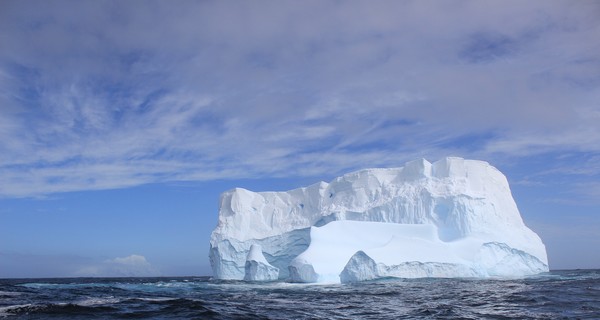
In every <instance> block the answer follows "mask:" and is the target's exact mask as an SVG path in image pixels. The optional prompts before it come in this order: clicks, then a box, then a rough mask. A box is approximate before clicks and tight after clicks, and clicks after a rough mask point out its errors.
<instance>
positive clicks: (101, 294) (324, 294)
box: [0, 270, 600, 319]
mask: <svg viewBox="0 0 600 320" xmlns="http://www.w3.org/2000/svg"><path fill="white" fill-rule="evenodd" d="M0 317H7V318H12V317H18V318H25V319H50V318H52V319H57V318H70V319H110V318H118V319H122V318H197V319H236V318H237V319H419V318H420V319H482V318H483V319H561V318H564V319H600V270H572V271H553V272H550V273H547V274H543V275H539V276H535V277H530V278H525V279H518V280H467V279H410V280H408V279H406V280H403V279H386V280H379V281H372V282H364V283H359V284H352V285H305V284H292V283H285V282H276V283H267V284H260V283H243V282H236V281H211V280H210V279H209V278H203V277H200V278H197V277H190V278H76V279H4V280H0Z"/></svg>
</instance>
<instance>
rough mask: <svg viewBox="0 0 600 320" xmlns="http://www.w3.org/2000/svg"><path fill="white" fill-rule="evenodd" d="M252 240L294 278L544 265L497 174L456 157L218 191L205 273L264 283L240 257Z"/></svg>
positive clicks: (458, 273) (484, 271) (483, 271)
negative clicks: (263, 188) (290, 184)
mask: <svg viewBox="0 0 600 320" xmlns="http://www.w3.org/2000/svg"><path fill="white" fill-rule="evenodd" d="M253 245H259V246H260V247H261V248H262V249H260V250H259V249H253V250H259V251H260V256H261V257H262V258H264V260H265V261H260V262H261V263H262V264H261V266H262V267H268V266H270V267H272V268H273V269H269V270H275V269H278V271H279V272H278V278H279V279H288V280H292V281H299V282H353V281H362V280H370V279H376V278H380V277H518V276H524V275H530V274H535V273H539V272H544V271H548V260H547V256H546V249H545V247H544V244H543V243H542V241H541V240H540V238H539V237H538V236H537V234H535V233H534V232H533V231H531V230H530V229H529V228H527V227H526V226H525V224H524V223H523V220H522V219H521V215H520V213H519V211H518V209H517V206H516V204H515V202H514V200H513V198H512V195H511V193H510V189H509V186H508V182H507V180H506V178H505V177H504V175H503V174H502V173H501V172H500V171H498V170H497V169H496V168H494V167H492V166H490V165H489V164H488V163H486V162H483V161H475V160H464V159H461V158H445V159H442V160H440V161H437V162H435V163H433V164H431V163H429V162H427V161H426V160H424V159H422V160H416V161H412V162H409V163H407V164H406V165H405V166H404V167H401V168H390V169H366V170H360V171H357V172H353V173H349V174H346V175H344V176H342V177H339V178H336V179H335V180H333V181H332V182H331V183H325V182H320V183H317V184H314V185H311V186H309V187H306V188H299V189H295V190H291V191H287V192H259V193H255V192H251V191H248V190H245V189H239V188H238V189H234V190H231V191H228V192H225V193H223V194H222V196H221V206H220V211H219V223H218V225H217V227H216V229H215V230H214V231H213V233H212V236H211V242H210V246H211V248H210V260H211V265H212V268H213V273H214V277H215V278H218V279H239V280H241V279H244V278H248V279H250V278H253V279H251V280H263V279H262V278H263V276H262V275H261V276H260V277H257V275H258V274H263V273H261V272H262V271H261V272H257V273H253V272H254V271H251V272H248V271H247V270H248V269H247V267H246V266H247V261H256V262H259V260H260V259H258V258H257V259H254V260H249V259H247V258H249V256H250V255H249V253H250V252H251V248H252V246H253ZM255 248H256V247H255ZM253 256H254V254H253ZM265 262H266V263H265ZM263 269H264V268H263ZM249 273H250V274H252V275H251V276H249V275H248V274H249ZM273 274H274V272H271V273H269V276H268V277H264V280H270V279H271V277H273ZM258 278H261V279H258Z"/></svg>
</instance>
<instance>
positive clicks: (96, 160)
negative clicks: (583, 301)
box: [0, 0, 600, 277]
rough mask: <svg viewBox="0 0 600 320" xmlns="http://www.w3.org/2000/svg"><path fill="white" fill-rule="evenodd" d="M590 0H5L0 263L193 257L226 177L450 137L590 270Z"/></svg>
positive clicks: (256, 176) (421, 146)
mask: <svg viewBox="0 0 600 320" xmlns="http://www.w3.org/2000/svg"><path fill="white" fill-rule="evenodd" d="M599 15H600V5H599V4H598V3H597V2H594V1H578V2H572V1H527V2H522V1H445V2H433V1H374V2H373V1H344V2H338V1H298V2H292V1H259V2H227V1H221V2H216V1H215V2H211V1H175V2H167V1H133V0H132V1H51V2H50V1H2V2H1V3H0V277H38V276H85V275H158V274H162V275H205V274H209V273H210V269H209V267H208V258H207V255H208V239H209V235H210V231H211V230H212V229H213V227H214V226H215V225H216V221H217V211H218V206H217V205H218V197H219V194H220V193H221V192H223V191H225V190H228V189H230V188H233V187H237V186H239V187H245V188H248V189H251V190H256V191H266V190H286V189H291V188H295V187H299V186H303V185H308V184H311V183H314V182H317V181H319V180H325V181H329V180H331V179H332V178H334V177H335V176H337V175H340V174H343V173H345V172H348V171H352V170H356V169H359V168H366V167H397V166H401V165H402V164H403V163H404V162H406V161H409V160H413V159H416V158H426V159H428V160H430V161H435V160H437V159H439V158H441V157H444V156H448V155H453V156H461V157H465V158H472V159H480V160H485V161H488V162H490V163H491V164H492V165H494V166H496V167H497V168H499V169H500V170H501V171H502V172H504V173H505V174H506V175H507V177H508V180H509V182H510V183H511V187H512V190H513V195H514V197H515V199H516V201H517V204H518V205H519V208H520V210H521V213H522V216H523V218H524V220H525V222H526V224H527V225H528V226H530V227H531V228H532V229H533V230H534V231H536V232H537V233H538V234H540V236H541V237H542V239H543V240H544V242H545V243H546V246H547V249H548V253H549V259H550V267H551V268H554V269H560V268H600V256H599V255H597V254H594V252H595V251H596V250H597V248H598V247H599V246H600V231H598V230H600V125H599V123H600V37H598V35H600V19H598V16H599Z"/></svg>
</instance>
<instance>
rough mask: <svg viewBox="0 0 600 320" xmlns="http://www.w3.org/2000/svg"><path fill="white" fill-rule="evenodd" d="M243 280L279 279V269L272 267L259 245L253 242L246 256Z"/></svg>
mask: <svg viewBox="0 0 600 320" xmlns="http://www.w3.org/2000/svg"><path fill="white" fill-rule="evenodd" d="M244 269H245V275H244V280H247V281H273V280H277V279H279V269H278V268H276V267H273V266H272V265H271V264H270V263H269V262H268V261H267V259H265V256H264V255H263V252H262V248H261V247H260V245H257V244H253V245H252V246H251V247H250V252H248V257H247V258H246V265H245V268H244Z"/></svg>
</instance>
